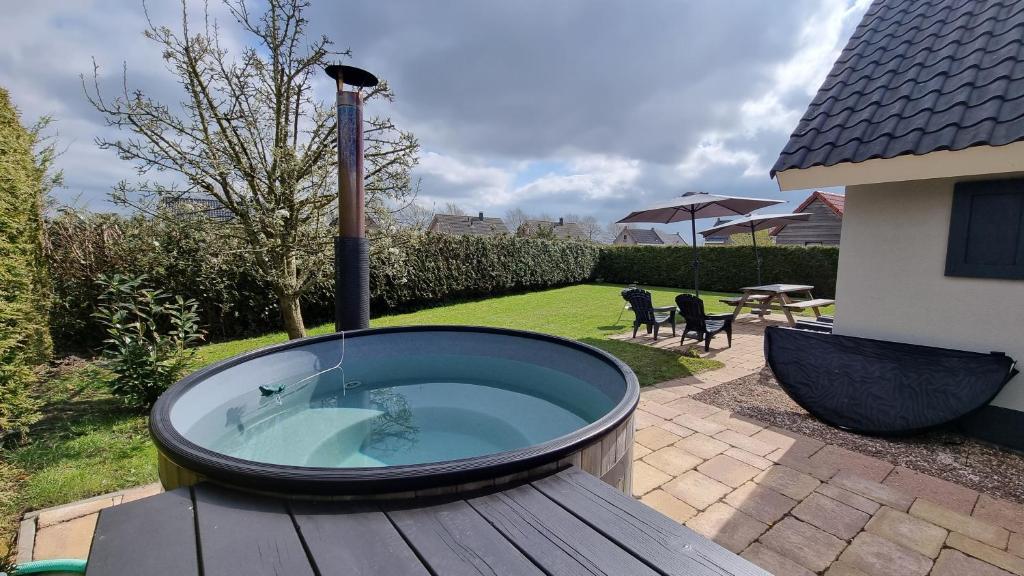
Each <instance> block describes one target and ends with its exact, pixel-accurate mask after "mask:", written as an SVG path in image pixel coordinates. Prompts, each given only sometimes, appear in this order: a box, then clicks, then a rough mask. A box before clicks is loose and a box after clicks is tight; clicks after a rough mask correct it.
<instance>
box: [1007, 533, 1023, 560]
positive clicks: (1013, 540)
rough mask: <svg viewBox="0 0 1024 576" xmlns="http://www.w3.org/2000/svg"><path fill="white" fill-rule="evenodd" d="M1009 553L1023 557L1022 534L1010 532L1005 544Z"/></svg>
mask: <svg viewBox="0 0 1024 576" xmlns="http://www.w3.org/2000/svg"><path fill="white" fill-rule="evenodd" d="M1006 550H1007V551H1009V552H1010V554H1016V555H1017V556H1021V557H1024V534H1018V533H1016V532H1010V543H1009V544H1008V545H1007V546H1006Z"/></svg>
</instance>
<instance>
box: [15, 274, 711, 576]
mask: <svg viewBox="0 0 1024 576" xmlns="http://www.w3.org/2000/svg"><path fill="white" fill-rule="evenodd" d="M621 288H622V287H621V286H617V285H610V284H585V285H578V286H569V287H565V288H557V289H552V290H543V291H539V292H532V293H528V294H517V295H511V296H501V297H498V298H489V299H486V300H477V301H471V302H463V303H457V304H451V305H446V306H439V307H436V308H429V309H426V310H420V311H418V312H412V313H408V314H396V315H391V316H382V317H379V318H375V319H373V320H372V322H371V325H372V326H399V325H414V324H464V325H482V326H499V327H506V328H519V329H523V330H534V331H538V332H546V333H549V334H555V335H558V336H564V337H567V338H573V339H576V340H580V341H583V342H586V343H588V344H592V345H594V346H597V347H599V348H602V349H604V350H606V351H608V352H610V353H612V354H614V355H615V356H618V357H619V358H620V359H622V360H623V361H625V362H626V363H627V364H629V365H630V366H631V367H632V368H633V370H634V371H635V372H636V373H637V376H638V378H639V379H640V382H641V384H652V383H655V382H661V381H664V380H670V379H672V378H678V377H681V376H685V375H688V374H691V373H694V372H697V371H701V370H706V369H711V368H715V367H718V366H720V363H718V362H716V361H714V360H708V359H701V358H689V357H684V356H680V355H679V354H676V353H673V352H669V351H665V350H658V349H654V348H649V347H646V346H639V345H636V344H630V343H627V342H619V341H615V340H608V339H607V337H608V336H609V335H612V334H618V333H621V332H624V331H625V330H626V329H627V328H628V327H629V326H630V325H631V324H632V314H631V313H630V312H629V311H626V312H625V313H623V314H622V317H621V319H620V320H618V321H616V317H617V316H618V315H619V311H620V310H622V305H623V302H622V298H621V297H620V296H619V290H621ZM650 290H651V292H652V295H653V297H654V303H655V305H656V306H665V305H669V304H672V302H673V298H674V297H675V295H676V294H677V293H678V292H679V291H678V290H676V289H669V288H653V289H650ZM723 296H726V295H725V294H719V293H706V294H705V295H704V297H705V302H706V306H707V309H708V311H709V312H726V311H729V310H728V307H726V306H725V305H723V304H720V303H719V302H718V299H719V298H720V297H723ZM331 331H332V326H330V325H322V326H317V327H316V328H314V329H312V330H310V334H311V335H312V334H324V333H328V332H331ZM284 340H286V336H285V334H284V333H282V332H277V333H272V334H267V335H265V336H261V337H258V338H246V339H240V340H233V341H229V342H220V343H214V344H209V345H206V346H203V347H201V348H200V349H199V363H198V365H199V366H201V365H205V364H208V363H210V362H215V361H217V360H222V359H224V358H227V357H229V356H233V355H235V354H239V353H241V352H245V351H248V350H252V349H255V348H259V347H261V346H266V345H269V344H274V343H277V342H283V341H284ZM197 367H198V366H197ZM99 381H100V374H99V371H98V370H97V369H96V368H95V367H93V366H91V365H89V364H88V363H84V362H83V363H80V364H79V365H77V366H74V367H71V368H64V369H61V370H57V371H55V373H54V374H53V375H51V376H48V377H46V378H43V379H42V382H41V383H40V384H39V389H38V390H37V394H38V395H39V397H41V398H43V399H44V400H45V402H46V406H45V407H44V414H45V417H44V419H43V420H42V421H40V422H39V423H37V424H36V425H35V426H34V427H33V429H32V432H31V435H30V439H29V442H28V443H27V444H26V445H24V446H21V447H18V448H14V449H9V450H6V451H0V558H2V557H3V556H4V554H3V546H4V542H5V541H6V538H5V536H11V535H13V532H14V530H15V529H16V526H17V519H18V517H19V516H20V514H21V513H23V512H24V511H26V510H33V509H39V508H45V507H48V506H55V505H58V504H64V503H67V502H71V501H74V500H77V499H80V498H86V497H89V496H94V495H97V494H103V493H106V492H111V491H114V490H119V489H122V488H127V487H131V486H136V485H139V484H145V483H148V482H154V481H156V451H155V449H154V447H153V445H152V442H151V441H150V439H149V433H148V431H147V428H146V417H145V415H140V414H137V413H132V412H127V411H125V410H123V409H121V408H120V407H119V405H118V404H117V402H116V400H115V399H113V398H111V397H110V395H109V394H108V393H107V392H106V391H105V389H104V388H103V387H102V385H101V384H100V383H99Z"/></svg>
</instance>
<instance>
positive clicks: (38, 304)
mask: <svg viewBox="0 0 1024 576" xmlns="http://www.w3.org/2000/svg"><path fill="white" fill-rule="evenodd" d="M36 142H37V139H36V135H35V133H34V132H32V131H31V130H28V129H26V128H25V127H23V126H22V125H21V122H20V118H19V116H18V111H17V110H16V109H15V108H14V107H13V105H12V104H11V101H10V98H9V96H8V94H7V91H6V90H4V89H2V88H0V443H2V442H3V441H4V440H5V439H8V438H11V437H18V436H20V435H22V434H23V433H24V432H25V431H26V430H27V426H28V424H30V423H31V422H32V420H33V419H34V418H35V402H33V401H32V400H31V398H30V396H29V393H28V387H29V385H30V384H31V383H32V380H33V372H32V366H34V365H36V364H40V363H42V362H45V361H46V360H47V358H48V356H49V353H50V340H49V331H48V329H47V304H48V303H49V296H48V294H47V292H46V290H47V282H46V274H45V267H44V266H43V265H42V236H41V235H42V230H41V224H40V223H41V213H42V196H43V192H44V183H43V182H44V179H45V177H46V168H45V166H41V165H40V164H39V163H38V162H37V160H36V157H35V150H34V149H35V145H36Z"/></svg>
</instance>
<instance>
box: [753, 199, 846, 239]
mask: <svg viewBox="0 0 1024 576" xmlns="http://www.w3.org/2000/svg"><path fill="white" fill-rule="evenodd" d="M815 200H820V201H821V203H822V204H824V205H825V206H826V207H828V208H830V209H831V210H832V211H833V212H835V214H836V216H839V219H840V220H841V219H842V218H843V211H844V210H846V196H843V195H842V194H832V193H831V192H822V191H821V190H815V191H814V192H812V193H811V195H810V196H808V197H807V199H806V200H804V201H803V202H801V203H800V206H798V207H797V209H796V210H794V211H793V212H803V211H804V210H806V209H807V207H808V206H810V205H811V204H812V203H813V202H814V201H815ZM812 218H813V216H812ZM785 227H786V226H785V225H782V226H776V227H775V228H772V231H771V232H769V233H768V234H770V235H772V236H775V235H776V234H778V233H779V232H782V229H783V228H785Z"/></svg>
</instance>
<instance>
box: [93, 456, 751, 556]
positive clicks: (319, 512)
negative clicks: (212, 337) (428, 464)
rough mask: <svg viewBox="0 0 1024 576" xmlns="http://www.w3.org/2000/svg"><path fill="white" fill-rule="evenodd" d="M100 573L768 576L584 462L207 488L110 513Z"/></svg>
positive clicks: (100, 536)
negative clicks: (405, 479)
mask: <svg viewBox="0 0 1024 576" xmlns="http://www.w3.org/2000/svg"><path fill="white" fill-rule="evenodd" d="M87 574H88V575H89V576H129V575H131V576H136V575H138V574H146V575H147V576H164V575H166V576H234V575H245V576H264V575H287V576H313V575H314V574H315V575H316V576H342V575H344V576H349V575H352V576H362V575H370V574H382V575H384V574H386V575H388V576H428V575H429V576H475V575H480V574H486V575H489V576H503V575H506V576H541V575H543V574H549V575H550V574H557V575H559V576H561V575H566V576H589V575H602V576H618V575H623V576H626V575H628V576H656V575H658V574H661V575H667V576H675V575H678V576H726V575H731V576H768V573H767V572H764V571H763V570H761V569H759V568H757V567H755V566H754V565H752V564H750V563H749V562H747V561H746V560H744V559H742V558H740V557H739V556H736V555H735V554H733V553H731V552H729V551H727V550H725V549H724V548H722V547H720V546H718V545H717V544H715V543H713V542H711V541H709V540H707V539H705V538H703V537H701V536H699V535H697V534H696V533H694V532H692V531H690V530H688V529H687V528H685V527H683V526H680V525H679V524H678V523H676V522H674V521H672V520H671V519H669V518H667V517H665V516H662V515H661V514H659V513H658V512H656V511H654V510H653V509H651V508H648V507H647V506H645V505H644V504H642V503H640V502H638V501H636V500H635V499H633V498H630V497H629V496H627V495H625V494H623V493H621V492H619V491H617V490H615V489H614V488H612V487H611V486H608V485H606V484H604V483H603V482H601V481H600V480H598V479H597V478H594V477H593V476H590V475H589V474H586V473H584V472H582V471H580V470H578V469H576V468H569V469H567V470H563V471H562V472H559V473H557V474H553V475H551V476H548V477H546V478H542V479H539V480H535V481H533V482H530V483H526V484H522V485H519V486H514V487H507V488H504V489H500V490H496V491H494V492H491V493H487V494H479V493H478V494H474V495H473V496H472V497H471V498H469V499H464V498H463V497H460V496H458V495H453V496H451V497H448V498H438V499H434V500H430V501H426V500H413V501H391V502H375V501H374V502H369V501H368V502H340V501H339V502H317V501H308V500H292V501H290V502H286V501H285V500H282V499H278V498H272V497H267V496H259V495H254V494H250V493H245V492H240V491H236V490H231V489H228V488H223V487H218V486H215V485H212V484H205V483H204V484H199V485H196V486H194V487H193V488H192V489H191V492H190V491H189V490H188V489H181V490H176V491H172V492H167V493H165V494H160V495H158V496H152V497H150V498H145V499H142V500H138V501H136V502H132V503H128V504H122V505H120V506H115V507H112V508H107V509H105V510H103V511H102V512H101V513H100V517H99V521H98V523H97V527H96V534H95V536H94V539H93V546H92V550H91V551H90V557H89V564H88V572H87Z"/></svg>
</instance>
